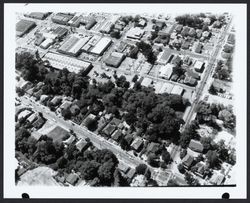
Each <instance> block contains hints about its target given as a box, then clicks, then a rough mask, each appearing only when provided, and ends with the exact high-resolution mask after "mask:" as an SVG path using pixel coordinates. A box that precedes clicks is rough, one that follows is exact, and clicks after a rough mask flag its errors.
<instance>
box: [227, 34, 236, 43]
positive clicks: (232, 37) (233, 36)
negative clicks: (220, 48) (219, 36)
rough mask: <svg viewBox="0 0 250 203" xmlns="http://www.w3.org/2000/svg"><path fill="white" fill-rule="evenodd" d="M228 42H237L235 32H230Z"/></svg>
mask: <svg viewBox="0 0 250 203" xmlns="http://www.w3.org/2000/svg"><path fill="white" fill-rule="evenodd" d="M227 43H228V44H235V35H234V34H231V33H230V34H229V35H228V38H227Z"/></svg>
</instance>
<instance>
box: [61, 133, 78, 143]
mask: <svg viewBox="0 0 250 203" xmlns="http://www.w3.org/2000/svg"><path fill="white" fill-rule="evenodd" d="M75 139H76V138H75V136H74V135H70V137H69V138H68V139H67V140H64V141H63V143H64V144H68V145H69V144H71V143H72V142H74V141H75Z"/></svg>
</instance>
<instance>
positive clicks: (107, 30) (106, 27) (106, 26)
mask: <svg viewBox="0 0 250 203" xmlns="http://www.w3.org/2000/svg"><path fill="white" fill-rule="evenodd" d="M113 25H114V23H113V22H111V21H108V20H107V21H105V22H104V23H103V24H102V26H101V28H100V30H99V31H100V32H101V33H105V34H109V33H110V32H111V28H112V26H113Z"/></svg>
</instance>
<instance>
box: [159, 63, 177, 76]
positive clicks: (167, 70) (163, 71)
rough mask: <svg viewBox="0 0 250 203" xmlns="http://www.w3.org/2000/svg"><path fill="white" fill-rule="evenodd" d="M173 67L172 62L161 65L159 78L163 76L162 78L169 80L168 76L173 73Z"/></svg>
mask: <svg viewBox="0 0 250 203" xmlns="http://www.w3.org/2000/svg"><path fill="white" fill-rule="evenodd" d="M173 67H174V65H173V64H170V63H168V64H167V65H165V66H162V67H161V68H160V70H159V76H160V77H161V78H164V79H167V80H169V79H170V77H171V76H172V74H173Z"/></svg>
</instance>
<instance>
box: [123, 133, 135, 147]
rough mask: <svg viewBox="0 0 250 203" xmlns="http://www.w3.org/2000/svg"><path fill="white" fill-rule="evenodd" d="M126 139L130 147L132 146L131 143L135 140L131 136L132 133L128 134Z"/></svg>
mask: <svg viewBox="0 0 250 203" xmlns="http://www.w3.org/2000/svg"><path fill="white" fill-rule="evenodd" d="M124 139H125V140H126V141H127V143H128V144H129V145H131V143H132V142H133V140H134V138H133V135H131V134H130V133H128V134H127V135H126V136H125V137H124Z"/></svg>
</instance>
